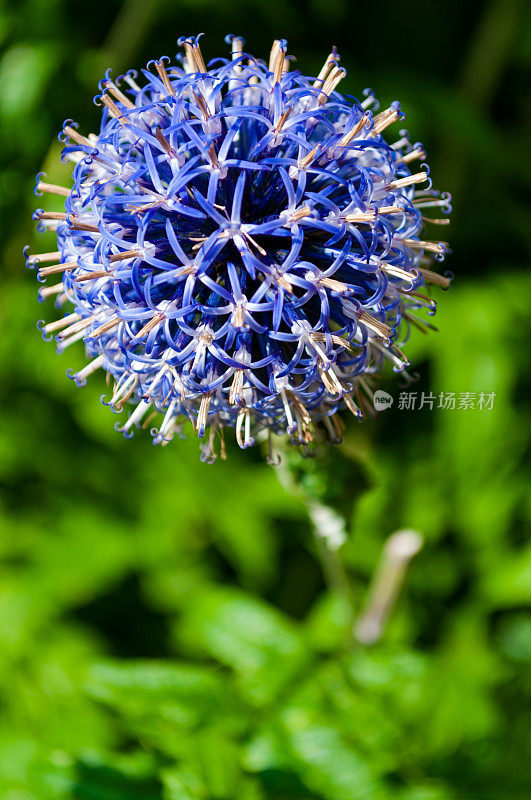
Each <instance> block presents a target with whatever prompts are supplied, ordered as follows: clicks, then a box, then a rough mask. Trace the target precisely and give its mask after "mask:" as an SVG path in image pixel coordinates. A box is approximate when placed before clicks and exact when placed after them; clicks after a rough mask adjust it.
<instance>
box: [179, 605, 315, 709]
mask: <svg viewBox="0 0 531 800" xmlns="http://www.w3.org/2000/svg"><path fill="white" fill-rule="evenodd" d="M177 633H178V636H179V638H181V639H182V640H183V641H185V642H186V643H187V644H188V645H189V646H192V647H194V648H195V649H198V650H199V651H201V652H203V653H206V654H208V655H210V656H212V657H213V658H215V659H217V660H218V661H220V662H221V663H222V664H225V665H227V666H229V667H231V668H232V669H233V670H234V671H235V672H236V673H237V674H238V676H239V678H240V681H241V686H242V689H243V691H244V692H245V694H246V695H247V696H248V697H249V698H250V699H251V700H253V701H254V702H257V703H264V702H266V701H271V700H272V699H273V698H274V697H275V695H277V694H278V693H279V692H281V691H282V689H284V688H285V687H286V686H287V684H288V683H289V682H290V681H291V680H293V679H294V678H295V676H296V675H297V674H298V672H299V671H300V670H301V669H302V668H303V667H304V666H305V665H306V663H307V659H308V653H307V651H306V648H305V646H304V644H303V640H302V637H301V635H300V633H299V632H298V630H297V628H296V626H295V625H294V624H293V623H292V622H290V621H289V620H288V619H287V618H285V617H283V616H282V614H281V613H280V612H278V611H276V610H275V609H273V608H272V607H271V606H268V605H267V604H266V603H265V602H263V601H261V600H258V599H257V598H254V597H252V596H249V595H245V594H244V593H243V592H240V591H238V590H236V589H209V590H206V591H202V592H201V593H200V594H198V595H196V596H195V597H194V598H193V599H191V600H190V603H189V606H188V608H187V609H186V610H185V612H184V615H183V620H182V622H181V623H180V624H179V627H178V629H177Z"/></svg>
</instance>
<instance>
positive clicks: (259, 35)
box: [0, 0, 531, 800]
mask: <svg viewBox="0 0 531 800" xmlns="http://www.w3.org/2000/svg"><path fill="white" fill-rule="evenodd" d="M530 23H531V14H530V9H529V6H526V4H525V3H524V2H517V0H491V2H487V3H462V2H448V1H446V2H439V1H437V2H429V3H426V2H408V3H401V2H398V0H385V2H379V3H349V2H346V0H313V1H312V2H287V0H286V1H285V2H282V0H246V2H244V0H230V2H229V1H228V0H225V2H223V0H221V1H220V0H218V1H217V2H211V0H176V1H175V2H169V0H159V2H154V0H151V1H150V0H130V2H125V3H120V2H109V1H108V0H107V1H105V0H94V1H93V2H90V3H89V2H66V0H21V2H17V3H14V2H0V44H1V46H2V53H1V55H0V157H1V160H2V163H1V167H0V207H1V212H0V213H1V220H2V223H3V224H2V225H1V226H0V235H1V248H2V259H1V261H2V270H3V282H2V287H1V291H0V326H1V334H0V352H1V356H0V358H1V364H0V370H1V377H0V392H1V394H2V400H3V402H2V409H1V411H0V486H1V495H0V548H1V554H2V557H3V560H4V563H3V565H2V568H1V574H0V692H1V699H0V712H1V718H0V794H1V796H2V798H3V799H5V800H55V799H56V798H61V800H62V799H63V798H82V799H83V800H132V799H133V798H138V799H139V800H140V799H141V800H156V798H164V800H277V799H278V800H292V799H293V800H295V799H296V798H297V799H300V800H317V799H318V800H387V799H388V798H389V799H391V798H393V800H394V799H395V798H398V800H506V799H507V800H508V798H510V799H511V800H524V798H526V797H528V796H529V785H530V775H529V772H528V771H527V772H526V760H525V757H524V754H525V752H526V748H527V747H528V745H529V733H528V730H527V726H526V724H525V723H526V719H525V709H526V702H527V704H528V705H529V695H530V689H531V686H530V683H531V679H530V673H529V661H530V660H531V613H530V611H529V601H530V595H531V549H530V545H529V543H528V542H527V541H526V536H525V532H526V524H527V523H528V521H529V492H528V489H529V461H528V440H527V439H526V432H527V429H526V425H528V423H529V414H528V398H529V393H530V391H531V387H530V381H529V357H528V351H529V344H528V336H529V332H528V327H527V323H528V317H529V314H528V305H529V296H530V290H531V275H530V272H529V269H530V265H529V251H530V249H531V225H530V219H529V207H528V205H527V199H528V192H529V188H530V184H531V159H530V157H529V129H530V126H529V121H530V117H531V102H530V95H529V92H528V91H527V89H528V80H529V66H530V63H531V24H530ZM198 31H205V32H206V33H207V36H206V38H205V40H204V45H203V49H204V52H205V55H206V56H207V57H214V56H216V55H218V54H221V53H224V52H225V51H226V45H225V44H224V42H223V37H224V35H225V34H226V33H229V32H233V33H240V34H242V35H244V36H245V38H246V40H247V47H248V49H249V50H251V51H252V52H254V53H255V54H256V55H265V54H266V53H267V52H268V49H269V47H270V43H271V40H272V38H274V37H278V36H282V37H286V38H288V39H289V45H290V47H289V49H290V52H291V53H293V54H295V55H296V56H297V58H298V66H299V67H300V68H301V69H302V70H304V71H307V72H309V73H313V74H315V73H316V72H317V71H318V70H319V68H320V66H321V64H322V62H323V59H324V57H325V56H326V55H327V54H328V52H329V50H330V45H331V44H336V45H337V46H338V48H339V51H340V52H341V54H342V56H343V61H342V63H343V65H344V66H345V67H347V69H348V77H347V79H346V80H345V82H344V84H343V85H344V87H345V91H349V92H352V93H354V94H360V93H361V90H362V89H363V88H365V87H366V86H371V87H372V88H373V89H374V90H375V92H376V93H377V95H378V96H379V98H380V99H381V100H382V102H383V103H387V102H389V101H391V100H394V99H397V98H398V99H400V100H401V102H402V105H403V108H404V110H405V111H406V112H407V122H406V124H407V127H408V128H409V129H410V131H411V135H412V140H413V141H416V140H421V141H423V142H424V143H425V145H426V146H427V148H428V152H429V154H430V159H429V160H430V164H431V167H432V177H433V179H434V184H435V185H436V186H437V187H440V188H441V189H448V190H450V191H451V192H453V194H454V197H455V201H454V214H453V220H454V222H453V225H452V226H451V228H450V232H449V233H448V239H449V240H450V242H451V245H452V248H453V251H454V252H453V254H452V255H451V256H450V257H449V259H448V267H449V268H450V269H452V270H453V272H454V273H455V275H456V279H455V282H454V285H453V287H452V289H451V291H450V292H447V293H443V292H440V291H436V297H437V299H438V300H440V309H439V313H438V316H437V320H436V324H437V325H438V327H439V332H438V333H433V334H430V336H422V335H421V334H420V333H418V334H417V335H414V336H413V339H412V341H411V342H410V345H409V349H408V354H409V355H410V357H411V359H412V360H413V362H414V363H415V367H416V369H417V371H418V372H419V374H420V380H419V383H418V384H417V385H416V387H415V388H416V389H417V390H418V391H419V392H420V391H429V390H432V391H434V392H436V393H438V392H441V391H455V392H465V391H470V392H481V391H484V392H495V393H496V400H495V404H494V408H493V410H492V411H487V410H483V411H479V410H468V411H442V410H434V411H433V412H427V411H422V412H411V413H406V412H400V411H399V410H398V409H397V407H396V403H395V406H394V408H393V409H392V410H391V411H389V412H387V413H385V414H382V415H380V417H379V418H378V419H377V420H375V421H372V420H368V421H367V422H364V423H363V424H362V425H356V424H354V423H353V422H351V421H350V420H348V423H349V425H348V430H347V435H346V441H345V444H344V445H343V447H342V448H340V449H339V448H334V449H331V450H330V452H329V454H328V459H327V462H326V465H325V469H324V471H323V475H324V476H325V477H324V478H323V475H321V476H320V477H319V476H317V478H318V480H317V481H316V483H317V484H318V485H319V487H320V490H321V491H322V492H323V493H324V495H325V496H326V498H327V499H328V500H330V502H333V503H334V504H335V505H336V506H337V507H338V508H340V509H341V510H342V511H344V512H345V513H346V516H347V519H348V524H349V528H350V530H351V533H350V537H349V540H348V542H347V544H346V545H345V546H344V547H343V548H342V550H341V558H342V560H343V563H344V566H345V568H346V570H347V571H348V578H349V582H350V586H351V603H352V605H353V609H354V611H353V610H352V608H349V606H348V603H347V601H346V599H345V593H344V592H342V591H341V587H339V588H337V587H334V586H328V587H327V582H326V580H325V578H324V574H323V568H322V566H321V562H320V559H319V557H318V553H317V551H316V547H315V544H314V541H313V538H312V532H311V527H310V524H309V521H308V517H307V513H306V509H305V505H304V503H303V502H302V500H301V499H300V498H299V497H296V496H292V495H290V494H289V493H288V492H286V490H285V489H284V488H283V487H282V485H281V483H280V482H279V480H278V477H277V474H276V472H275V470H273V469H271V468H270V467H267V466H266V465H264V463H263V462H262V459H261V455H260V453H259V452H249V451H246V452H244V453H241V452H240V451H239V450H238V449H237V448H235V447H231V448H230V452H229V460H228V461H227V462H226V463H217V464H216V465H214V466H213V467H208V466H206V465H203V464H201V462H200V461H199V459H198V447H197V442H196V441H194V440H193V439H192V438H190V439H189V440H188V441H185V442H175V443H173V444H172V445H171V446H170V447H167V448H165V449H160V448H157V449H156V448H153V447H152V445H151V442H150V437H149V435H147V434H146V435H139V436H137V437H136V438H135V439H134V440H133V441H125V440H124V439H123V438H122V437H121V436H119V435H118V434H116V433H115V431H114V429H113V424H114V422H115V421H116V417H113V416H112V414H110V412H109V411H108V409H105V408H103V407H102V406H101V405H100V403H99V400H98V398H99V395H100V394H101V393H102V392H103V391H104V385H103V382H102V380H100V379H99V378H97V377H96V376H95V377H94V378H92V379H91V380H90V382H89V385H88V387H87V388H85V389H83V390H78V389H76V387H75V386H74V385H73V384H72V382H71V381H68V380H67V379H66V378H65V374H64V373H65V370H66V368H67V367H68V366H75V365H78V364H82V362H83V356H82V353H81V351H80V350H77V351H76V352H74V351H73V350H68V351H67V353H66V354H65V355H63V356H62V357H60V358H58V357H57V356H55V354H54V352H53V346H52V345H46V344H44V343H43V342H42V340H41V337H40V334H39V332H38V331H37V330H36V328H35V320H36V319H38V317H39V316H46V317H47V319H48V320H49V319H51V318H52V316H53V313H54V312H53V309H52V308H51V306H39V305H38V303H37V301H36V285H35V279H34V275H33V274H31V273H29V272H27V271H26V270H25V268H24V263H23V259H22V257H21V250H22V247H23V245H24V244H26V243H28V242H31V247H32V250H33V251H34V252H39V250H40V249H41V248H42V249H47V247H46V245H45V244H44V243H43V242H42V240H41V241H39V242H37V238H36V236H35V234H34V225H33V223H32V222H31V218H30V215H31V211H32V209H33V207H34V206H35V205H37V204H39V203H40V202H41V201H40V200H39V201H37V200H36V198H34V197H33V195H32V188H33V181H34V177H33V176H34V174H35V173H36V172H37V171H38V170H40V169H41V168H42V169H45V170H46V171H47V172H48V176H49V179H50V180H52V179H54V178H60V177H62V174H63V172H62V171H64V168H62V167H61V166H60V164H59V145H58V144H57V143H56V139H55V136H56V134H57V132H58V130H59V129H60V127H61V123H62V121H63V119H64V118H66V117H73V118H75V119H76V120H78V121H79V123H80V125H81V129H82V130H83V131H88V130H90V129H93V128H95V127H96V126H97V124H98V122H97V120H98V113H97V109H96V108H95V107H94V106H93V105H92V96H93V95H94V94H95V92H96V85H97V81H98V79H99V78H100V77H101V76H102V74H103V71H104V69H105V68H106V67H107V66H113V67H114V68H115V70H116V71H118V72H119V71H121V70H123V69H125V68H128V67H130V66H135V67H137V68H138V67H140V66H142V65H143V63H145V62H146V61H147V60H148V59H150V58H154V57H158V56H160V55H162V54H170V55H173V54H174V53H175V52H176V49H177V48H176V39H177V37H178V36H179V35H182V34H190V33H194V32H198ZM446 233H447V232H446V230H445V232H444V235H445V236H446ZM48 249H53V248H52V247H50V248H48ZM382 386H383V387H384V388H385V389H387V390H388V391H390V392H391V393H392V394H394V396H395V397H396V396H397V393H398V384H397V377H396V376H395V375H393V374H392V373H389V374H387V375H386V376H385V377H384V379H383V383H382ZM313 468H314V467H313V466H310V470H312V469H313ZM355 500H356V502H354V501H355ZM406 526H407V527H415V528H417V529H418V530H420V531H421V532H422V533H423V535H424V537H425V546H424V548H423V550H422V552H421V554H420V555H419V556H418V557H417V559H416V561H415V564H414V566H413V568H412V570H411V572H410V575H409V577H408V581H407V587H406V591H405V592H404V593H403V596H402V597H401V599H400V601H399V603H398V605H397V607H396V609H395V610H394V613H393V615H392V619H391V622H390V624H389V626H388V628H387V630H386V632H385V635H384V637H383V639H382V641H381V642H380V643H379V644H377V645H376V646H374V647H373V648H362V647H356V646H353V645H352V640H351V635H350V630H351V617H352V613H354V614H357V613H359V609H360V606H361V604H362V602H363V598H364V595H365V592H366V588H367V585H368V582H369V580H370V576H371V575H372V574H373V572H374V569H375V565H376V563H377V561H378V558H379V556H380V553H381V549H382V545H383V542H384V541H385V539H386V537H387V536H388V535H389V534H390V533H391V532H392V531H393V530H395V529H396V528H400V527H406Z"/></svg>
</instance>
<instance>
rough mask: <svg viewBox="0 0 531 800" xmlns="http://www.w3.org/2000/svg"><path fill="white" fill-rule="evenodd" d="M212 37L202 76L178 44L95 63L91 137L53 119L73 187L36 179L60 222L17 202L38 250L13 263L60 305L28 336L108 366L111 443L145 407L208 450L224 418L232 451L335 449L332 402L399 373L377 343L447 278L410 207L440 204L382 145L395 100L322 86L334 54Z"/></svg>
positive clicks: (217, 445)
mask: <svg viewBox="0 0 531 800" xmlns="http://www.w3.org/2000/svg"><path fill="white" fill-rule="evenodd" d="M228 42H229V44H230V46H231V50H232V52H231V54H230V57H229V58H222V59H216V60H215V61H213V62H211V63H210V64H209V65H208V67H207V66H206V65H205V62H204V59H203V55H202V52H201V49H200V46H199V37H196V38H188V39H182V40H180V41H179V44H180V45H181V46H182V47H183V50H184V56H181V57H178V60H177V64H171V63H170V60H169V59H168V58H167V57H163V58H161V59H160V60H159V61H154V62H150V63H149V64H148V65H147V68H146V69H144V70H142V78H138V76H137V74H136V73H134V72H128V73H127V74H126V75H123V76H122V77H121V78H120V79H118V80H116V81H113V80H112V78H111V76H110V74H109V73H107V74H106V76H105V79H104V80H103V81H102V82H101V84H100V91H101V94H99V95H98V96H97V97H96V98H95V102H96V103H97V104H98V105H100V106H101V107H102V120H101V127H100V132H99V133H98V134H89V135H88V136H84V135H82V134H81V133H79V132H78V130H77V128H76V126H75V124H73V123H72V122H71V121H67V122H66V123H65V125H64V130H63V133H62V137H64V142H65V147H64V150H63V158H64V159H68V160H70V161H72V162H73V163H74V168H73V186H72V188H71V189H65V188H63V187H60V186H54V185H51V184H47V183H43V181H42V175H40V176H39V178H38V184H37V190H38V191H39V192H40V191H48V192H52V193H56V194H60V195H64V196H65V211H64V212H46V211H43V210H38V211H37V212H35V218H36V219H38V220H39V221H40V226H41V227H43V228H52V229H55V230H56V231H57V248H58V249H57V251H56V252H54V253H45V254H41V255H33V256H28V263H29V265H30V266H32V267H35V268H37V269H38V275H39V278H40V280H42V281H45V280H46V279H48V278H49V277H52V276H53V277H56V278H58V279H59V280H60V282H59V283H56V284H55V285H52V286H46V287H44V288H42V289H41V292H40V296H41V299H45V298H46V297H48V296H55V297H56V302H57V305H58V306H62V305H63V304H65V305H66V306H68V308H69V311H68V313H67V314H66V315H65V316H64V317H63V318H62V319H61V320H59V321H55V322H51V323H49V324H46V325H45V324H44V323H41V327H42V328H43V334H44V336H45V338H51V337H52V335H55V338H56V341H57V343H58V350H59V351H63V350H64V349H65V348H67V347H68V346H69V345H70V344H72V343H74V342H76V341H79V340H83V342H84V344H85V348H86V352H87V355H88V357H89V359H90V360H89V363H88V364H87V366H86V367H84V368H83V369H82V370H80V371H79V372H76V373H73V374H71V375H70V377H72V378H74V379H75V381H76V382H77V383H78V384H79V385H81V384H83V383H85V381H86V379H87V377H88V376H89V375H90V374H91V373H93V372H95V371H96V370H98V369H100V368H101V369H103V370H105V371H106V372H107V373H108V374H109V375H110V376H111V378H112V380H113V383H114V387H113V389H112V391H111V393H110V396H109V398H108V399H105V398H104V399H103V401H104V402H106V403H108V404H109V405H110V406H111V408H112V409H113V410H114V411H121V410H122V409H123V408H124V406H126V405H129V406H130V407H131V408H132V411H131V414H130V416H129V418H128V419H127V421H126V422H125V423H124V424H123V425H122V426H121V427H120V426H117V427H118V428H119V429H120V430H122V431H123V433H124V434H125V435H127V436H129V435H131V434H132V432H133V430H134V429H135V428H136V427H138V426H140V425H144V426H145V425H146V424H147V425H149V424H150V423H149V420H150V419H151V418H152V417H153V416H155V417H156V418H158V420H159V421H158V423H156V425H155V424H154V427H153V428H152V434H153V437H154V442H155V443H162V444H166V443H167V442H169V441H170V440H171V439H172V437H173V436H174V434H175V433H180V432H181V430H182V428H183V424H184V423H185V422H186V421H189V422H190V423H191V425H192V426H193V428H194V430H195V431H196V432H197V435H198V436H199V438H200V439H201V440H202V457H203V458H204V459H205V460H208V461H212V460H214V459H215V457H216V452H217V451H219V450H220V451H221V454H222V455H223V454H224V450H225V448H224V441H223V433H224V430H225V429H226V428H231V429H235V434H236V439H237V441H238V444H239V445H240V447H242V448H246V447H248V446H249V445H251V444H253V443H254V441H255V439H256V436H257V434H259V433H260V432H262V431H266V432H267V433H269V434H270V433H271V432H273V433H276V434H288V435H289V436H291V438H292V440H293V442H294V443H296V444H302V445H303V446H307V445H308V444H309V443H310V442H311V440H312V436H313V432H314V430H315V426H318V427H322V428H323V429H327V430H328V432H329V434H330V437H331V439H332V441H335V440H338V439H339V438H340V435H341V427H342V423H341V420H340V419H339V417H338V416H337V413H336V412H338V411H341V410H342V409H345V408H348V409H350V411H352V412H353V413H354V414H355V415H356V416H358V417H360V416H361V415H362V413H363V409H364V407H367V406H370V405H371V402H372V392H373V389H372V385H373V384H372V379H373V376H375V375H376V374H377V373H378V372H379V371H380V370H381V368H382V365H383V364H384V362H385V361H390V362H391V363H392V365H393V368H394V369H395V370H397V371H399V370H403V369H404V368H405V367H406V366H407V360H406V358H405V356H404V355H403V353H402V352H401V350H400V349H399V347H398V345H400V343H401V341H405V340H406V339H407V335H408V330H409V326H410V325H411V324H413V325H416V326H418V325H420V326H422V325H423V324H425V323H423V322H422V317H421V316H420V317H419V316H417V312H418V311H419V310H427V311H428V313H432V312H433V311H434V307H435V304H434V303H433V301H432V300H431V299H430V298H429V297H428V296H426V295H425V294H423V293H422V292H419V291H418V289H419V287H420V286H421V285H422V284H423V283H425V282H430V283H435V284H439V285H440V286H443V287H445V286H447V285H448V278H446V277H442V276H440V275H439V274H438V273H437V272H436V271H434V269H433V264H434V262H435V261H436V260H441V259H442V258H443V257H444V254H445V244H444V243H442V242H433V241H429V240H427V238H426V236H425V235H424V234H423V233H422V230H423V227H424V223H425V222H426V221H428V222H429V220H426V218H425V217H423V216H422V215H423V213H424V209H427V208H438V209H439V210H440V211H441V212H443V213H448V212H449V210H450V207H449V197H448V195H445V194H440V193H439V192H436V191H434V190H432V189H431V182H430V178H429V170H428V167H427V165H426V164H425V162H424V159H425V154H424V150H423V148H422V145H420V144H414V145H412V144H410V142H409V139H408V136H407V133H406V132H405V131H400V133H399V135H398V138H397V137H396V135H395V137H394V140H393V137H391V138H390V141H391V143H388V141H387V139H386V138H384V135H383V134H384V133H385V134H386V136H387V133H388V131H387V129H388V128H391V126H392V125H393V124H394V123H397V122H398V121H399V120H401V119H402V118H403V116H404V115H403V113H402V111H401V110H400V106H399V104H398V103H393V104H392V105H391V106H390V107H389V108H386V109H385V110H383V111H380V112H379V113H378V106H377V103H376V101H375V98H374V96H373V95H372V93H371V92H369V91H368V90H366V92H365V99H364V100H363V101H362V102H358V100H356V99H355V98H352V97H345V96H343V95H342V94H340V93H339V91H338V90H337V87H338V85H339V83H340V81H341V80H342V78H343V77H344V74H345V71H344V70H343V69H342V68H340V67H339V66H338V58H339V56H338V55H337V53H336V52H335V50H333V51H332V52H331V53H330V55H329V56H328V58H327V59H326V61H325V63H324V66H323V68H322V70H321V72H320V73H319V75H318V76H315V77H308V76H306V75H303V74H302V73H301V72H299V71H293V70H290V69H289V67H290V58H289V57H288V56H287V55H286V42H285V41H283V40H278V41H275V42H274V44H273V47H272V50H271V53H270V56H269V60H268V63H266V62H264V61H261V60H258V59H255V58H254V57H252V56H250V55H248V54H246V53H244V52H243V40H242V39H241V38H239V37H228ZM416 162H420V166H417V167H415V166H414V165H415V163H416ZM434 222H436V223H437V222H439V223H443V222H447V219H444V218H443V219H442V220H434ZM54 261H56V262H57V263H49V262H54ZM218 440H219V441H218Z"/></svg>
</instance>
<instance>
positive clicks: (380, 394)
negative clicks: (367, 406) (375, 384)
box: [374, 389, 393, 411]
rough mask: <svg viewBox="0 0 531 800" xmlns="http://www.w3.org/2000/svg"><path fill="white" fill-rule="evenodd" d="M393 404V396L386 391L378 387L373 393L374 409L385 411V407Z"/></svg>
mask: <svg viewBox="0 0 531 800" xmlns="http://www.w3.org/2000/svg"><path fill="white" fill-rule="evenodd" d="M392 405H393V398H392V397H391V395H390V394H387V392H384V391H382V390H381V389H378V391H377V392H375V393H374V407H375V409H376V411H385V409H386V408H391V406H392Z"/></svg>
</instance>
